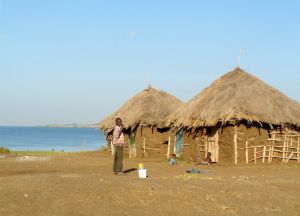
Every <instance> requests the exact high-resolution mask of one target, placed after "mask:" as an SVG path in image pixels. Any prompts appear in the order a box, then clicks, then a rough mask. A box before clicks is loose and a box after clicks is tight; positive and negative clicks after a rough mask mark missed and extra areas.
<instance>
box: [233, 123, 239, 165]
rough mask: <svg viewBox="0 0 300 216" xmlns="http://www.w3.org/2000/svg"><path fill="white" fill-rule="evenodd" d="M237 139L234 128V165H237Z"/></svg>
mask: <svg viewBox="0 0 300 216" xmlns="http://www.w3.org/2000/svg"><path fill="white" fill-rule="evenodd" d="M237 138H238V135H237V126H234V136H233V145H234V164H237V163H238V155H237V154H238V152H237V147H238V146H237V145H238V144H237Z"/></svg>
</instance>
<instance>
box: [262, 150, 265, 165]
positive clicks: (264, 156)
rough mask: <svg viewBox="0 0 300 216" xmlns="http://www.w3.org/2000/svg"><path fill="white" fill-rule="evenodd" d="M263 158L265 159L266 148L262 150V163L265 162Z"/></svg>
mask: <svg viewBox="0 0 300 216" xmlns="http://www.w3.org/2000/svg"><path fill="white" fill-rule="evenodd" d="M265 157H266V146H264V148H263V157H262V162H263V163H264V162H265Z"/></svg>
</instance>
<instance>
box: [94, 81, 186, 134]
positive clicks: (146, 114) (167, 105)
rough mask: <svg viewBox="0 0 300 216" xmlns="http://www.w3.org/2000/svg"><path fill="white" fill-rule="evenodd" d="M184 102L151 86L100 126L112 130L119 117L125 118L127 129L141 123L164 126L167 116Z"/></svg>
mask: <svg viewBox="0 0 300 216" xmlns="http://www.w3.org/2000/svg"><path fill="white" fill-rule="evenodd" d="M182 104H183V103H182V102H181V101H180V100H179V99H177V98H176V97H174V96H172V95H170V94H168V93H166V92H164V91H159V90H156V89H154V88H152V87H151V86H149V87H148V88H146V89H145V90H144V91H142V92H140V93H138V94H137V95H135V96H134V97H133V98H131V99H130V100H128V101H127V102H126V103H125V104H124V105H123V106H122V107H120V108H119V109H118V110H117V111H115V112H114V113H112V114H111V115H110V116H108V117H107V118H105V119H104V120H102V121H101V122H100V123H99V125H98V128H99V129H102V130H105V131H107V130H111V129H112V128H113V126H114V124H115V119H116V118H117V117H119V118H121V119H122V120H123V124H124V126H125V127H126V128H127V129H128V128H131V129H133V128H134V127H135V126H137V125H140V124H143V125H149V126H150V125H151V126H157V127H162V126H163V125H162V124H163V122H164V121H165V118H166V117H167V116H168V115H170V113H171V112H172V111H174V110H175V109H177V108H178V107H179V106H181V105H182Z"/></svg>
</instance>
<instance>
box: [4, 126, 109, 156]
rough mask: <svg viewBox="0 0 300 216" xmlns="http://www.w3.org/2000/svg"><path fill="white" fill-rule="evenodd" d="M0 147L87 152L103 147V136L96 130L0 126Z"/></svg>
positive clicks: (15, 149)
mask: <svg viewBox="0 0 300 216" xmlns="http://www.w3.org/2000/svg"><path fill="white" fill-rule="evenodd" d="M0 146H4V147H6V148H9V149H10V150H14V151H21V150H30V151H32V150H36V151H66V152H74V151H89V150H99V149H100V147H101V146H105V136H104V133H103V132H101V131H99V130H97V129H96V128H55V127H6V126H0Z"/></svg>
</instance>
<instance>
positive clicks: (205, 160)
mask: <svg viewBox="0 0 300 216" xmlns="http://www.w3.org/2000/svg"><path fill="white" fill-rule="evenodd" d="M211 163H212V160H211V153H210V152H207V157H206V158H205V159H204V161H202V164H203V165H210V164H211Z"/></svg>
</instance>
